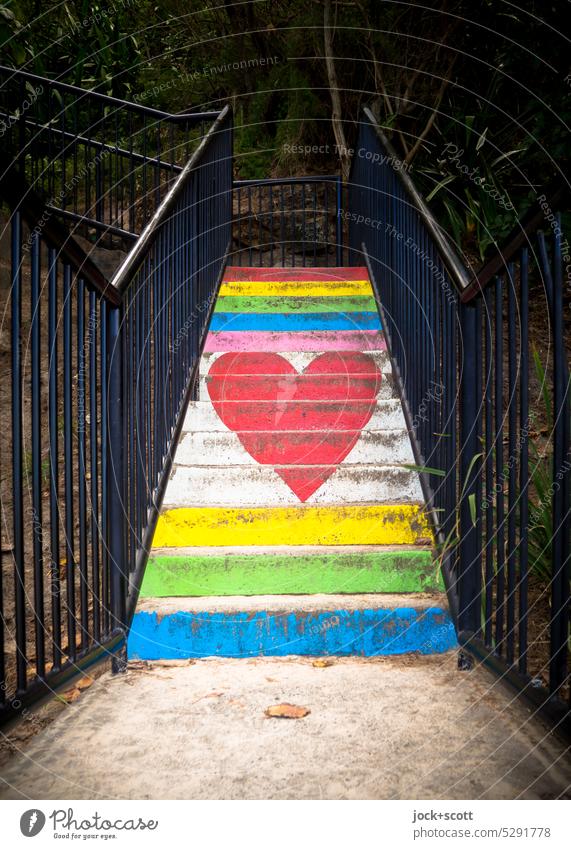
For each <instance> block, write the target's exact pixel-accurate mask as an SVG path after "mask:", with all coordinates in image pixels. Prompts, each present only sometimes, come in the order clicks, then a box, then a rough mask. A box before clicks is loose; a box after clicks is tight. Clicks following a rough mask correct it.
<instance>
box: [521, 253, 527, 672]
mask: <svg viewBox="0 0 571 849" xmlns="http://www.w3.org/2000/svg"><path fill="white" fill-rule="evenodd" d="M528 278H529V253H528V250H527V248H523V249H522V252H521V257H520V315H521V320H520V326H521V356H520V365H521V372H520V384H519V385H520V396H519V397H520V412H519V415H520V425H519V426H520V441H519V446H518V447H519V456H520V465H519V501H520V510H519V658H518V669H519V671H520V673H522V674H524V675H525V673H526V672H527V617H528V592H527V590H528V580H527V579H528V525H529V503H528V498H529V384H528V381H529V279H528Z"/></svg>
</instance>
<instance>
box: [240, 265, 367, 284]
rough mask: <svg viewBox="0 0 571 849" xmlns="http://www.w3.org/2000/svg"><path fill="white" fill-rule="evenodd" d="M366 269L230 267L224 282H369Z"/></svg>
mask: <svg viewBox="0 0 571 849" xmlns="http://www.w3.org/2000/svg"><path fill="white" fill-rule="evenodd" d="M368 279H369V274H368V272H367V269H366V267H361V266H358V267H357V266H354V267H352V268H240V267H238V266H232V265H230V266H228V267H227V268H226V271H225V273H224V282H227V281H229V280H230V281H242V280H266V281H268V282H270V283H271V282H275V281H278V282H281V281H287V280H310V281H315V280H317V281H320V282H321V281H328V280H368Z"/></svg>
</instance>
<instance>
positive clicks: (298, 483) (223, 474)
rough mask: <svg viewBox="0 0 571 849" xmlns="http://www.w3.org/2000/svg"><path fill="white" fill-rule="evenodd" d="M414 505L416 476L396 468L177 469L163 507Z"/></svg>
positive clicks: (417, 486)
mask: <svg viewBox="0 0 571 849" xmlns="http://www.w3.org/2000/svg"><path fill="white" fill-rule="evenodd" d="M300 501H309V502H310V503H311V504H320V505H321V504H322V505H325V504H329V505H337V506H340V505H345V504H395V503H398V504H414V503H418V502H420V501H422V490H421V488H420V483H419V480H418V475H417V474H416V472H412V471H409V470H408V469H404V468H399V467H398V466H374V465H368V464H367V465H362V466H359V465H349V464H343V465H340V466H334V465H332V466H301V465H298V466H275V467H268V466H259V465H258V466H245V465H243V466H176V468H175V471H174V474H173V476H172V478H171V480H170V482H169V486H168V488H167V492H166V495H165V499H164V507H165V508H169V507H182V506H184V507H198V506H206V505H208V506H219V507H244V506H246V505H248V506H251V507H282V506H287V505H296V504H299V502H300Z"/></svg>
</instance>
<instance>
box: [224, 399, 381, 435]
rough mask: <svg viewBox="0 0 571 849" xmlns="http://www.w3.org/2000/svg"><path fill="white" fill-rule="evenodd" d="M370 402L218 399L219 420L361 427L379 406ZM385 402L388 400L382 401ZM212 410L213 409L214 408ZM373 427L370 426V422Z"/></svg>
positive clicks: (241, 424)
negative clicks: (291, 401) (293, 402)
mask: <svg viewBox="0 0 571 849" xmlns="http://www.w3.org/2000/svg"><path fill="white" fill-rule="evenodd" d="M381 403H383V402H379V401H377V400H376V399H373V400H372V401H352V402H351V404H347V403H346V402H344V401H296V403H295V404H292V403H290V402H289V401H221V402H220V403H219V404H218V405H217V413H218V416H219V418H220V421H221V422H223V423H224V424H225V425H226V427H227V428H228V429H229V430H234V431H238V430H240V431H242V430H244V431H246V430H293V431H301V430H322V431H330V430H362V429H363V428H364V427H365V425H366V424H367V423H368V422H370V421H371V420H372V418H373V416H374V414H375V412H376V411H377V409H378V408H379V404H381ZM385 403H388V402H385ZM213 409H214V408H213ZM369 426H370V427H372V425H369Z"/></svg>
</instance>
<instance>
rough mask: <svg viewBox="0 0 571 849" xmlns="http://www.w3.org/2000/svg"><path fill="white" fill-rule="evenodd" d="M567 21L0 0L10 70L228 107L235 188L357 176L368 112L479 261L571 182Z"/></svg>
mask: <svg viewBox="0 0 571 849" xmlns="http://www.w3.org/2000/svg"><path fill="white" fill-rule="evenodd" d="M570 12H571V7H570V4H569V2H567V0H554V2H545V0H537V2H534V0H529V2H519V3H511V2H507V0H440V2H435V0H424V2H412V3H410V2H409V3H406V2H396V1H394V0H339V2H334V0H271V2H265V0H259V2H234V3H233V2H222V0H199V2H194V0H161V2H160V3H157V2H152V1H151V0H109V1H108V2H99V0H97V2H89V0H65V1H64V2H62V3H57V2H53V3H47V2H45V0H17V2H8V3H5V4H4V5H0V44H2V62H3V63H4V64H12V65H14V66H18V67H25V68H26V69H27V70H31V71H35V72H37V73H39V74H43V75H46V76H51V77H54V78H58V79H62V80H64V81H66V82H70V83H75V84H77V85H80V86H85V87H88V88H95V89H97V90H98V91H101V92H104V93H106V94H112V95H115V96H117V97H122V98H127V99H131V100H133V99H134V100H137V99H138V100H140V102H144V103H146V104H147V105H151V106H155V107H158V108H163V109H167V110H170V111H174V112H178V111H184V110H188V109H200V108H214V107H217V106H219V105H220V104H222V103H223V102H226V101H228V100H231V101H232V103H233V106H234V109H235V114H236V121H237V132H236V152H237V169H238V172H239V174H240V176H242V177H262V176H270V175H272V176H277V175H293V174H301V173H320V172H334V171H338V170H339V169H343V168H346V166H347V161H346V158H344V157H342V156H341V157H339V156H338V155H336V153H335V149H334V145H335V143H336V142H339V140H340V139H341V140H343V141H344V143H345V144H346V145H347V146H348V147H352V146H353V145H354V143H355V139H356V133H357V121H358V117H359V113H360V109H361V107H362V106H363V105H370V106H371V107H372V108H373V110H374V111H375V113H376V115H377V116H378V117H379V118H380V120H381V123H382V124H383V125H384V127H385V128H386V131H387V132H388V133H389V135H390V136H391V138H392V141H393V144H394V145H395V147H396V148H397V150H398V153H399V155H402V157H403V159H404V160H405V161H406V162H407V164H409V165H410V167H411V168H412V169H413V172H414V173H415V180H416V181H417V182H418V183H419V184H420V185H421V187H422V189H423V190H424V192H425V194H426V195H427V196H428V197H429V199H430V201H431V203H432V205H433V208H434V209H435V211H436V213H437V215H439V217H440V220H441V221H442V223H443V224H444V225H445V226H446V227H447V229H448V230H449V231H450V232H451V234H452V235H453V236H454V238H455V240H456V241H457V243H459V244H460V245H461V247H462V248H463V249H464V250H465V251H467V252H468V254H473V255H474V256H477V257H479V258H483V256H484V255H485V253H486V250H487V249H488V248H489V246H490V245H491V244H492V242H493V240H497V239H501V238H502V237H503V236H504V235H505V234H506V233H507V232H508V231H509V230H510V229H511V226H512V225H513V223H514V222H515V220H516V219H517V217H518V215H519V214H521V213H522V212H523V211H524V210H525V209H526V207H527V206H528V205H529V204H530V202H531V200H532V199H533V198H534V197H535V196H536V194H537V191H538V189H541V188H543V187H544V186H546V185H547V184H549V183H550V182H552V181H553V180H554V179H559V180H562V179H564V178H565V175H566V174H567V172H568V165H569V149H570V148H569V124H570V123H571V76H569V74H570V71H571V67H570V58H571V54H570V51H569V39H568V36H569V34H570V33H569V20H570V19H571V14H570ZM327 55H329V56H330V60H331V61H330V62H329V63H328V62H327ZM332 115H333V116H335V117H336V118H337V120H336V121H332ZM295 145H301V146H303V147H304V148H305V147H306V146H307V147H311V146H314V145H316V146H324V145H325V149H324V151H325V152H323V151H322V152H320V153H311V152H309V153H305V152H304V153H301V154H300V153H299V152H292V150H291V147H292V146H295ZM447 146H448V147H447ZM459 151H460V152H461V153H460V155H459V156H458V157H457V158H456V159H454V157H453V155H452V154H453V153H454V152H456V153H458V152H459ZM460 166H462V169H463V172H464V173H462V171H461V170H460ZM465 172H467V173H465ZM493 189H497V191H498V192H500V193H502V195H503V196H504V197H505V198H506V199H508V198H509V202H511V204H513V207H514V209H511V208H510V203H509V202H508V203H506V204H500V203H498V201H497V199H494V198H492V197H491V196H490V193H491V192H492V193H493Z"/></svg>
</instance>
